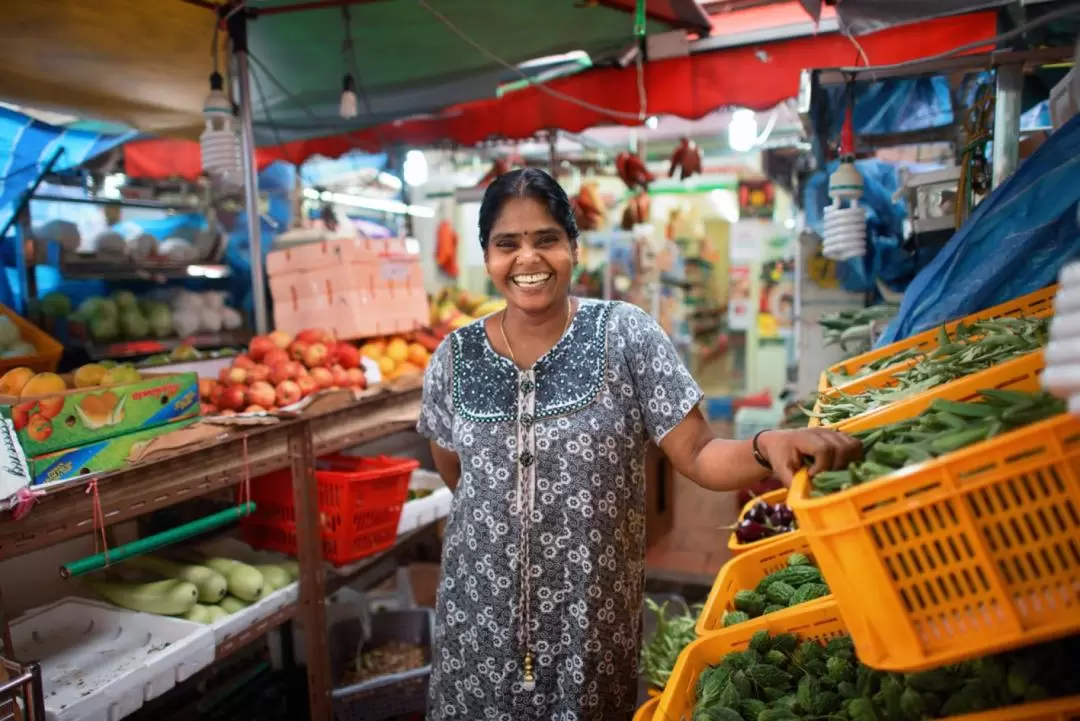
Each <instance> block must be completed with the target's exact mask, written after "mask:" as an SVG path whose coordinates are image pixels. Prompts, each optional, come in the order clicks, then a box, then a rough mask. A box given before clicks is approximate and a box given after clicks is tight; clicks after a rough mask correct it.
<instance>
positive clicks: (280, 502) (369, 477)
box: [240, 454, 420, 566]
mask: <svg viewBox="0 0 1080 721" xmlns="http://www.w3.org/2000/svg"><path fill="white" fill-rule="evenodd" d="M419 467H420V464H419V463H418V462H417V461H414V460H412V459H410V458H391V457H389V456H376V457H372V458H364V457H360V456H345V455H340V454H334V455H331V456H326V457H324V458H320V459H319V460H318V461H316V463H315V482H316V484H317V485H318V491H319V521H320V523H321V525H322V545H323V557H324V558H325V559H326V560H327V561H329V562H330V563H333V564H334V565H337V566H341V565H344V564H347V563H352V562H354V561H358V560H360V559H361V558H364V557H366V556H370V555H373V554H375V553H379V552H380V551H385V550H386V549H387V548H390V547H391V546H393V545H394V540H395V539H396V538H397V527H398V522H399V521H400V520H401V509H402V506H404V505H405V502H406V500H408V496H409V480H410V479H411V478H412V473H413V471H414V470H416V469H417V468H419ZM251 498H252V500H253V501H255V505H256V510H255V513H253V514H252V515H251V516H248V517H247V518H245V519H243V520H242V521H241V524H240V526H241V531H242V533H243V536H244V540H245V541H247V542H248V543H249V544H250V545H251V546H253V547H255V548H266V549H271V550H274V551H280V552H281V553H287V554H289V555H292V556H295V555H296V547H297V546H296V506H295V503H294V501H293V487H292V473H291V472H290V471H288V470H284V471H278V472H276V473H271V474H269V475H266V476H263V477H261V478H258V479H255V481H254V482H253V483H252V484H251Z"/></svg>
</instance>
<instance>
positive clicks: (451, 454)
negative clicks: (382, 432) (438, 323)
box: [416, 338, 461, 491]
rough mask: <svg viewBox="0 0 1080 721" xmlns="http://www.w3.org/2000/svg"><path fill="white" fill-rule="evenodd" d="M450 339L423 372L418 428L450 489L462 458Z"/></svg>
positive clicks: (438, 350)
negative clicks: (456, 439) (457, 443)
mask: <svg viewBox="0 0 1080 721" xmlns="http://www.w3.org/2000/svg"><path fill="white" fill-rule="evenodd" d="M451 343H452V341H451V339H450V338H447V339H445V340H444V341H443V342H442V343H441V344H440V345H439V347H438V348H436V349H435V352H434V353H433V354H432V355H431V360H430V361H429V362H428V366H427V370H425V371H424V396H423V401H422V402H421V405H420V420H419V421H418V422H417V424H416V430H417V432H418V433H420V435H422V436H424V437H425V438H427V439H428V440H429V441H431V456H432V458H433V459H434V461H435V470H437V471H438V472H439V475H440V476H441V477H442V479H443V482H444V483H446V485H447V486H448V487H449V488H450V490H451V491H453V490H455V489H457V484H458V480H459V479H460V478H461V459H460V458H458V454H457V451H456V450H455V449H454V401H453V396H452V391H453V384H452V374H453V364H454V356H453V349H452V348H451Z"/></svg>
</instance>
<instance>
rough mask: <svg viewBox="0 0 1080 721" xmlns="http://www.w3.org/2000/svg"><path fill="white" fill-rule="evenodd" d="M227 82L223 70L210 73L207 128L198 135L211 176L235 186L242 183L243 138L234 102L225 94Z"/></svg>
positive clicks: (206, 112)
mask: <svg viewBox="0 0 1080 721" xmlns="http://www.w3.org/2000/svg"><path fill="white" fill-rule="evenodd" d="M224 87H225V83H224V81H223V80H222V78H221V73H219V72H217V71H214V72H213V73H212V74H211V75H210V94H209V95H207V96H206V102H205V103H204V104H203V118H204V119H205V121H206V127H205V129H204V130H203V132H202V135H200V136H199V145H200V146H201V149H202V167H203V172H205V173H206V174H207V175H208V176H210V178H211V179H212V180H213V181H214V182H216V183H219V184H221V185H226V186H235V185H241V184H242V183H243V170H242V169H241V165H240V138H239V136H238V135H237V133H236V128H235V127H234V122H235V120H236V116H234V115H233V109H232V103H231V102H230V101H229V98H228V96H226V95H225V90H224Z"/></svg>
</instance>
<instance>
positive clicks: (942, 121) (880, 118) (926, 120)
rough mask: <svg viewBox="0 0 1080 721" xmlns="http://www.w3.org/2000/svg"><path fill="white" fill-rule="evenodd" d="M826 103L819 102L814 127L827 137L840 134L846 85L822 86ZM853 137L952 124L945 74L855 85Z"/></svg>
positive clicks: (835, 136)
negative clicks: (824, 90) (815, 125)
mask: <svg viewBox="0 0 1080 721" xmlns="http://www.w3.org/2000/svg"><path fill="white" fill-rule="evenodd" d="M826 97H827V98H828V101H827V104H826V105H824V106H821V105H819V106H818V107H817V108H816V109H815V112H816V114H819V117H818V119H817V123H816V124H817V126H818V127H819V128H822V129H827V131H828V137H830V138H833V139H837V138H839V137H840V128H841V126H842V125H843V124H844V113H845V107H846V106H847V88H846V87H844V86H830V87H828V88H826ZM851 119H852V123H853V125H854V129H855V135H856V136H862V135H889V134H894V133H908V132H913V131H917V130H927V129H929V128H940V127H944V126H947V125H952V123H953V108H952V101H951V99H950V90H949V81H948V79H947V78H945V77H930V78H914V79H906V78H905V79H896V80H882V81H880V82H876V83H871V82H858V83H856V84H855V107H854V108H853V110H852V113H851Z"/></svg>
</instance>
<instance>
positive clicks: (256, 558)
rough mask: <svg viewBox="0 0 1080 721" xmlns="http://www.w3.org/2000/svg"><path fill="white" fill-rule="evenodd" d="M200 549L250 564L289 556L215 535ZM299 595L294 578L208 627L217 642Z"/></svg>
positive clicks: (207, 553) (288, 603)
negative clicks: (257, 548)
mask: <svg viewBox="0 0 1080 721" xmlns="http://www.w3.org/2000/svg"><path fill="white" fill-rule="evenodd" d="M200 552H201V553H202V554H204V555H206V556H221V557H222V558H231V559H233V560H236V561H242V562H243V563H248V564H251V565H257V564H260V563H279V562H281V561H284V560H287V559H288V556H283V555H280V554H276V553H270V552H267V551H256V550H255V549H253V548H251V546H249V545H247V544H246V543H244V542H243V541H238V540H236V539H235V538H228V537H221V538H217V539H214V540H213V541H210V542H208V543H204V544H202V545H201V546H200ZM299 598H300V584H299V583H297V582H296V581H294V582H292V583H290V584H289V585H288V586H286V587H285V588H279V589H278V590H276V591H274V592H273V593H271V594H270V595H269V596H267V597H266V598H264V599H263V600H261V601H258V602H256V603H253V604H251V605H250V606H248V607H246V608H244V609H242V610H240V611H237V612H236V613H233V614H230V615H229V616H227V617H226V618H223V619H221V620H220V621H217V622H216V623H213V624H210V626H209V628H210V629H211V630H212V631H213V633H214V642H215V643H216V644H218V645H220V644H222V643H224V642H225V641H227V640H229V639H230V638H232V637H233V636H236V635H237V634H240V633H243V632H244V631H246V630H247V629H249V628H251V627H252V626H254V625H255V624H256V623H258V622H259V621H261V620H263V619H264V618H269V617H270V616H273V615H274V614H275V613H277V612H278V611H280V610H281V609H283V608H285V607H286V606H288V605H290V604H293V603H296V602H297V600H298V599H299Z"/></svg>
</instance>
